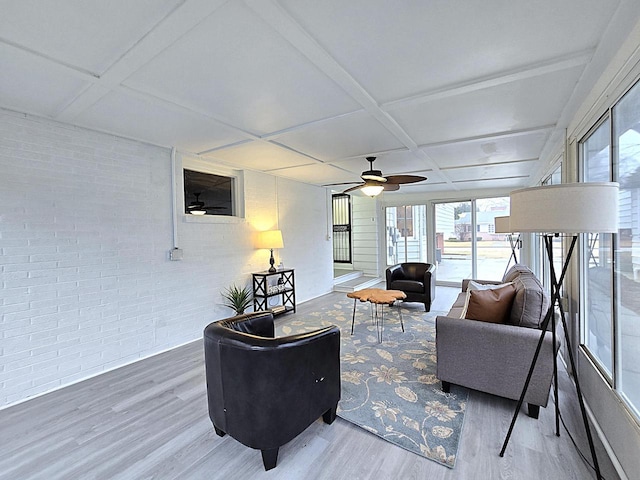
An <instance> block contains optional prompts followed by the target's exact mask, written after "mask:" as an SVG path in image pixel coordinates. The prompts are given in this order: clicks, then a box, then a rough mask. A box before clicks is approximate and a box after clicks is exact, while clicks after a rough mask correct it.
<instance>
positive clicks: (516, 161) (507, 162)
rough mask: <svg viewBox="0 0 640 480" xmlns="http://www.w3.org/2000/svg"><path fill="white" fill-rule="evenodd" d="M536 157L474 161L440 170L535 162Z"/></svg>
mask: <svg viewBox="0 0 640 480" xmlns="http://www.w3.org/2000/svg"><path fill="white" fill-rule="evenodd" d="M537 161H538V158H537V157H536V158H523V159H521V160H509V161H506V162H489V163H474V164H467V165H456V166H453V167H442V170H461V169H464V168H480V167H498V166H501V165H513V164H516V163H527V162H537Z"/></svg>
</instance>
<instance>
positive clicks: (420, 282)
mask: <svg viewBox="0 0 640 480" xmlns="http://www.w3.org/2000/svg"><path fill="white" fill-rule="evenodd" d="M386 277H387V290H400V291H401V292H404V293H405V294H406V295H407V298H405V299H404V301H405V302H420V303H423V304H424V310H425V311H426V312H428V311H429V310H431V304H432V303H433V299H434V298H435V297H436V266H435V265H433V264H431V263H418V262H409V263H398V264H397V265H394V266H392V267H389V268H387V271H386Z"/></svg>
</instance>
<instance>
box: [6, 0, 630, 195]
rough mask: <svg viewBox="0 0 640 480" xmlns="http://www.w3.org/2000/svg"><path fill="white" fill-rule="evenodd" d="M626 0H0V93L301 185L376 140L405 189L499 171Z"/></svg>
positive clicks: (527, 164)
mask: <svg viewBox="0 0 640 480" xmlns="http://www.w3.org/2000/svg"><path fill="white" fill-rule="evenodd" d="M634 1H637V0H563V1H557V0H529V1H527V2H513V1H507V0H486V1H483V2H478V1H473V0H461V1H456V2H451V1H444V0H442V1H440V0H436V1H423V2H419V1H409V0H401V1H393V2H391V1H385V0H322V1H317V0H244V1H241V0H229V1H222V0H109V1H104V0H57V1H55V2H45V1H42V0H0V71H1V72H2V74H1V75H0V106H2V107H5V108H9V109H13V110H18V111H22V112H27V113H33V114H36V115H40V116H44V117H49V118H53V119H57V120H60V121H63V122H68V123H72V124H75V125H79V126H83V127H88V128H92V129H96V130H100V131H104V132H109V133H113V134H116V135H121V136H124V137H128V138H134V139H138V140H142V141H145V142H150V143H153V144H157V145H163V146H175V147H177V148H178V149H180V150H182V151H187V152H191V153H197V154H200V155H201V156H203V157H204V158H207V159H211V160H212V161H216V162H222V163H225V164H229V165H232V166H236V167H238V168H249V169H254V170H259V171H265V172H269V173H272V174H274V175H278V176H282V177H286V178H291V179H295V180H299V181H302V182H307V183H312V184H316V185H323V184H327V183H335V182H347V181H357V180H358V179H359V174H360V172H361V171H363V170H365V169H367V167H368V164H367V163H366V161H365V160H364V157H365V156H368V155H375V156H377V157H378V160H377V161H376V164H375V166H376V168H378V169H381V170H382V171H383V172H384V174H388V175H390V174H400V173H409V174H414V175H424V176H427V177H428V178H429V179H428V181H427V182H424V183H421V184H416V185H407V186H405V187H403V189H402V190H404V191H407V190H408V191H411V192H421V191H445V190H465V189H482V188H516V187H521V186H526V185H529V184H531V183H532V182H534V181H536V180H537V178H536V175H539V174H540V169H541V168H543V166H541V162H542V163H544V162H548V160H549V158H548V157H549V155H551V154H552V153H553V152H554V151H557V147H558V145H559V142H560V141H561V138H562V131H563V129H564V128H565V127H566V124H567V122H568V120H569V119H570V118H571V117H570V115H572V114H573V113H574V112H575V109H576V108H577V107H578V106H579V102H580V101H581V100H582V97H581V96H584V95H586V93H588V91H589V90H590V88H591V87H592V86H593V84H594V82H595V80H596V79H597V77H598V76H599V75H600V74H601V72H602V68H604V66H605V65H606V63H604V60H602V59H601V57H603V55H599V53H600V52H608V51H615V47H616V44H615V43H616V42H620V41H621V38H624V37H621V32H620V29H621V28H623V25H628V24H629V22H628V18H629V16H630V15H634V16H635V17H634V18H637V17H638V16H639V15H640V14H639V13H638V11H640V9H637V8H634V7H637V5H635V6H634V5H633V4H634ZM637 10H638V11H637ZM623 20H624V21H623ZM622 33H625V32H622ZM605 60H606V58H605ZM345 188H346V187H345ZM389 194H393V193H389Z"/></svg>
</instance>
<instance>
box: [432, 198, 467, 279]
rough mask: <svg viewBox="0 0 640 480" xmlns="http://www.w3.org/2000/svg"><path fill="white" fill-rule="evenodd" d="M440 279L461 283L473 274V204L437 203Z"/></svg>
mask: <svg viewBox="0 0 640 480" xmlns="http://www.w3.org/2000/svg"><path fill="white" fill-rule="evenodd" d="M435 217H436V218H435V224H436V231H435V234H436V260H437V262H438V271H437V272H436V279H437V281H438V282H442V283H460V282H462V280H463V279H464V278H471V277H472V275H473V258H472V248H473V243H474V239H473V238H474V229H473V221H472V215H471V201H465V202H447V203H436V204H435Z"/></svg>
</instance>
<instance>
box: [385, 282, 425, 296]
mask: <svg viewBox="0 0 640 480" xmlns="http://www.w3.org/2000/svg"><path fill="white" fill-rule="evenodd" d="M391 289H393V290H402V291H403V292H416V293H424V283H422V282H418V281H416V280H394V281H393V282H391Z"/></svg>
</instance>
